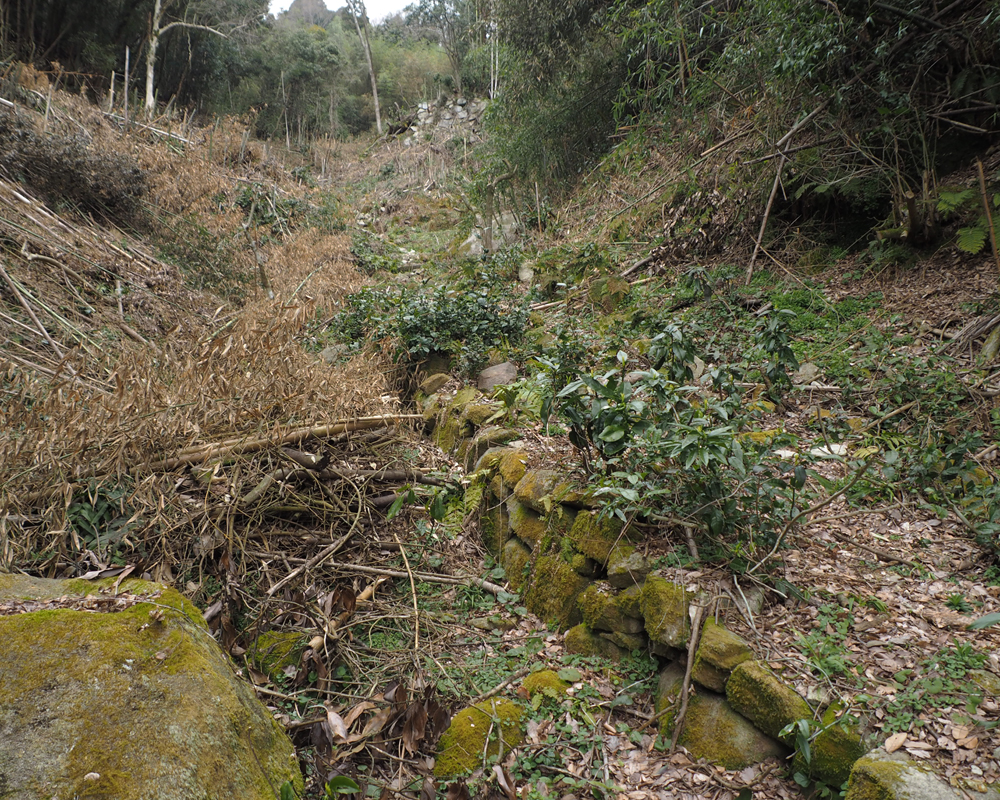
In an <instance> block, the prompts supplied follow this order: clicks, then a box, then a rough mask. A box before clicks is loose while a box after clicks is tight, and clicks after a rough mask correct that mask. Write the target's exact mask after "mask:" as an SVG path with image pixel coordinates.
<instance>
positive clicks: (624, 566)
mask: <svg viewBox="0 0 1000 800" xmlns="http://www.w3.org/2000/svg"><path fill="white" fill-rule="evenodd" d="M607 566H608V583H610V584H611V585H612V586H614V587H615V588H616V589H624V588H626V587H628V586H635V585H636V584H641V583H642V582H643V581H644V580H646V576H647V575H649V572H650V566H649V561H647V560H646V557H645V556H643V555H642V553H639V552H638V551H637V550H636V549H635V548H634V547H633V546H632V545H630V544H626V543H625V542H619V543H617V544H616V545H615V546H614V547H612V548H611V552H610V553H608V558H607Z"/></svg>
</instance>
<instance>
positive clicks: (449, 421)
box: [434, 417, 466, 453]
mask: <svg viewBox="0 0 1000 800" xmlns="http://www.w3.org/2000/svg"><path fill="white" fill-rule="evenodd" d="M465 435H466V431H465V430H464V429H463V427H462V423H461V422H459V421H458V420H457V419H455V418H454V417H445V418H444V420H443V421H442V422H441V423H440V424H439V425H438V426H437V427H436V428H435V429H434V444H436V445H437V446H438V447H440V448H441V449H442V450H444V451H445V452H446V453H453V452H454V451H455V450H456V448H457V447H458V443H459V442H460V441H461V440H462V438H463V437H464V436H465Z"/></svg>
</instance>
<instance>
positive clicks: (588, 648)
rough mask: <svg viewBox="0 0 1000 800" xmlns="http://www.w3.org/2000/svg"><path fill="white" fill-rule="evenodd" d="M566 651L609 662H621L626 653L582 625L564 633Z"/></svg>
mask: <svg viewBox="0 0 1000 800" xmlns="http://www.w3.org/2000/svg"><path fill="white" fill-rule="evenodd" d="M565 645H566V650H567V652H570V653H578V654H580V655H582V656H600V657H601V658H607V659H609V660H610V661H621V660H622V658H623V657H624V656H626V655H628V651H626V650H624V649H623V648H621V647H619V646H618V645H616V644H615V643H614V642H609V641H608V640H607V639H605V638H604V637H602V636H598V635H597V634H596V633H594V632H593V631H592V630H590V628H588V627H587V626H586V625H584V624H582V623H581V624H580V625H576V626H575V627H573V628H570V629H569V630H568V631H566V641H565Z"/></svg>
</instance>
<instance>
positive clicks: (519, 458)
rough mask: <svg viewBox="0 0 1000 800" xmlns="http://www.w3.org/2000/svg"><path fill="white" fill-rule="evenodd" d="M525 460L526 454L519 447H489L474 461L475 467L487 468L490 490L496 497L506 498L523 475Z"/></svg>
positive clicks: (477, 468)
mask: <svg viewBox="0 0 1000 800" xmlns="http://www.w3.org/2000/svg"><path fill="white" fill-rule="evenodd" d="M526 460H527V454H526V453H525V452H524V450H521V449H520V448H519V447H491V448H490V449H489V450H487V451H486V453H485V454H484V455H483V456H482V457H481V458H480V459H479V461H478V462H477V463H476V465H475V469H476V471H479V470H481V469H484V468H485V469H489V470H490V472H491V477H490V491H491V492H492V493H493V494H494V496H496V498H497V499H499V500H506V499H507V497H509V496H510V494H511V493H512V492H513V491H514V487H515V486H516V485H517V482H518V481H519V480H521V478H523V477H524V473H525V470H526V467H525V461H526Z"/></svg>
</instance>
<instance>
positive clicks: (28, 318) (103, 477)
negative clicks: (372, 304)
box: [0, 93, 406, 580]
mask: <svg viewBox="0 0 1000 800" xmlns="http://www.w3.org/2000/svg"><path fill="white" fill-rule="evenodd" d="M55 96H56V102H54V103H53V109H54V112H53V114H52V120H53V125H55V126H58V125H64V126H69V127H74V126H75V127H79V128H83V129H85V130H87V132H88V135H89V141H90V146H91V147H93V148H98V149H100V148H115V149H117V150H118V151H120V152H125V153H128V154H130V155H131V156H132V157H133V158H134V160H135V161H136V162H137V163H139V164H140V165H141V166H142V168H143V170H144V171H145V174H146V176H147V180H148V183H149V186H150V187H151V188H150V200H151V202H152V204H153V206H154V207H155V215H158V216H162V217H165V218H167V219H168V220H169V219H170V218H178V219H179V218H182V217H185V218H190V219H191V220H193V222H194V224H196V225H200V226H203V227H205V228H206V229H208V230H211V231H212V232H213V233H214V234H215V235H217V236H219V237H226V236H228V237H230V239H231V240H233V241H235V242H237V245H238V246H237V247H235V248H234V252H235V253H236V256H235V257H236V258H237V259H238V260H239V261H240V263H237V264H235V265H234V267H235V269H237V270H244V271H247V272H249V273H250V274H253V272H254V271H255V270H256V267H257V262H258V260H260V261H262V262H263V263H264V265H265V267H266V269H267V270H268V271H269V272H270V277H271V289H272V293H273V297H265V296H263V293H262V292H258V293H257V297H256V298H251V299H250V300H249V301H248V302H246V303H245V304H244V305H243V306H242V308H234V307H232V306H231V305H228V304H226V303H225V302H224V301H220V300H219V299H217V298H215V297H213V296H212V295H211V294H210V293H208V292H204V291H197V290H194V289H192V288H190V286H189V285H188V284H187V283H186V282H185V276H184V275H183V274H182V272H181V271H180V270H179V269H178V268H177V267H175V266H173V265H171V264H168V263H165V262H164V261H162V260H161V259H159V258H158V257H157V256H156V254H155V252H154V251H153V249H152V247H151V246H150V244H149V243H148V241H147V240H145V239H144V238H140V237H139V236H137V235H134V234H129V233H127V232H124V231H121V230H118V229H115V228H112V227H109V226H108V225H107V224H106V223H105V224H98V223H96V222H94V221H93V220H91V219H89V218H87V217H84V216H81V215H66V214H59V213H56V212H54V211H53V210H52V209H51V208H50V207H48V206H47V205H46V204H45V203H44V202H42V201H41V200H40V199H39V198H38V197H36V196H35V195H34V194H33V193H32V191H31V189H30V188H26V187H23V186H21V185H19V184H14V183H13V182H10V181H8V180H5V179H3V176H0V258H2V260H3V261H2V264H3V267H4V272H5V274H6V275H7V276H8V278H9V283H8V282H7V281H5V282H4V284H3V286H2V287H0V335H2V337H3V343H2V344H0V376H2V378H0V380H2V383H0V391H2V402H0V475H2V476H3V481H2V484H0V520H2V522H0V557H2V562H0V568H6V569H10V568H13V567H15V566H17V567H21V568H26V567H27V568H30V569H32V570H34V571H38V572H43V573H45V574H50V575H59V574H76V573H78V572H79V571H80V570H81V568H82V567H83V566H84V565H87V566H88V567H90V566H92V567H94V568H101V567H104V566H108V565H109V563H110V561H111V559H112V558H117V559H125V560H128V561H132V562H133V563H134V562H139V563H141V566H142V567H143V569H144V570H145V571H147V572H149V573H151V574H152V575H153V576H154V577H157V578H160V579H166V580H172V579H173V578H174V577H176V576H177V575H179V574H180V573H182V572H184V571H186V570H187V571H189V570H190V569H191V568H192V565H193V564H195V563H199V564H200V563H203V562H204V560H205V559H206V558H207V557H209V556H210V555H211V554H212V553H213V552H215V551H216V550H217V549H218V548H224V549H225V551H226V552H228V553H230V554H232V553H233V552H234V551H235V552H238V551H241V550H242V549H243V548H244V546H245V545H246V544H247V542H248V541H250V540H251V539H253V540H255V541H256V543H257V547H258V548H263V549H265V550H266V549H269V548H270V547H272V546H274V543H275V541H281V542H284V544H283V545H282V547H288V548H289V549H288V550H287V553H286V555H285V557H288V555H294V554H295V553H301V552H304V550H303V548H308V547H309V546H310V545H309V542H310V541H312V542H315V541H316V535H315V534H313V533H309V534H305V535H304V534H303V527H305V528H307V529H313V530H316V529H317V528H318V529H319V530H321V531H322V530H326V531H335V530H336V529H337V528H338V527H340V526H345V530H346V526H350V527H351V529H362V528H367V527H368V526H370V524H371V522H370V520H369V518H368V510H367V496H368V493H369V487H371V489H370V491H371V492H374V493H376V494H384V493H385V491H386V489H387V488H388V489H389V490H390V491H391V490H392V489H393V488H395V487H396V486H398V485H399V483H400V482H406V481H398V480H397V481H396V482H395V483H393V482H389V484H388V486H387V485H386V480H384V476H382V477H380V475H379V474H376V471H374V470H373V469H372V467H373V465H374V464H376V463H377V465H378V466H379V468H380V469H384V468H386V467H403V466H405V464H403V463H402V462H399V461H398V460H396V458H395V456H394V455H393V448H394V445H393V441H395V440H398V439H399V438H400V435H399V434H394V435H393V437H388V436H386V435H383V436H382V437H381V439H380V440H376V441H375V442H374V443H367V444H366V443H364V442H363V440H362V438H361V437H359V436H358V435H357V433H354V434H352V433H351V431H359V430H363V429H367V428H375V427H381V428H386V427H387V426H390V427H391V426H393V425H397V424H398V423H400V422H403V421H404V420H405V416H406V415H403V414H401V413H400V408H399V404H398V400H397V399H396V398H395V395H394V394H393V392H392V385H391V381H390V379H389V378H388V377H387V373H388V370H386V369H385V366H386V365H385V364H384V363H383V361H382V360H381V359H380V358H379V357H377V356H375V357H374V360H370V359H369V358H366V357H363V356H359V357H357V358H355V359H354V360H352V361H350V362H348V363H346V364H341V365H337V366H333V365H329V364H326V363H324V362H322V361H320V360H319V359H318V358H317V357H316V356H315V355H314V354H311V353H309V352H307V350H306V349H305V347H304V346H303V345H304V342H305V341H306V340H307V339H308V338H309V334H310V331H311V327H310V326H311V325H312V324H313V323H314V321H315V319H316V315H317V314H318V313H320V311H322V312H323V313H324V314H326V313H329V311H330V310H331V309H333V308H335V307H336V306H337V304H338V303H339V302H340V301H341V299H342V298H343V296H344V295H345V294H346V293H348V292H350V291H354V290H356V289H357V288H359V287H360V286H361V285H363V283H364V278H363V277H361V276H359V275H358V273H357V272H356V270H355V269H354V268H353V265H352V264H351V263H350V260H349V253H348V243H347V239H346V238H345V237H343V236H333V235H330V234H323V233H319V232H316V231H307V232H305V233H303V235H302V236H301V237H299V238H294V239H293V238H289V239H288V240H286V241H284V242H280V243H276V244H265V245H262V246H261V247H259V248H256V247H251V244H250V242H249V241H247V232H246V230H245V229H244V227H243V223H244V219H243V217H242V215H241V214H238V213H236V212H226V211H223V212H221V213H220V210H219V205H220V200H219V198H220V197H225V196H229V197H231V196H232V195H233V194H234V193H236V192H238V191H239V188H240V186H241V184H242V183H243V182H246V181H258V180H259V181H263V180H267V179H268V178H267V176H268V174H269V173H272V172H273V173H278V171H279V170H278V167H277V166H276V165H275V164H274V163H272V162H268V161H266V160H262V152H263V150H262V147H261V145H260V144H259V143H256V144H253V143H248V141H247V140H246V137H245V136H244V135H243V130H244V129H238V131H239V132H238V133H237V132H234V131H237V128H236V127H235V126H226V125H222V126H219V127H217V128H214V129H208V130H201V131H199V130H185V131H184V138H185V139H186V140H187V143H185V144H184V151H183V152H177V147H178V145H177V142H176V141H175V140H173V139H170V138H169V137H162V136H158V135H156V134H155V133H154V132H151V131H150V130H149V129H137V130H135V131H133V132H122V131H120V130H118V129H117V127H116V126H115V125H113V124H109V122H108V119H107V118H106V116H105V115H103V114H101V113H100V112H99V111H98V110H96V109H94V108H93V107H91V106H89V105H86V104H85V103H83V102H82V101H80V100H79V99H77V98H72V97H67V96H64V95H61V93H55ZM16 113H18V114H21V115H24V116H26V117H29V118H30V116H31V110H30V109H24V108H19V109H17V112H16ZM158 127H160V128H163V127H164V123H163V122H162V121H161V122H159V123H158ZM238 147H239V148H240V149H241V150H242V152H243V155H242V156H240V155H238V154H237V148H238ZM295 188H296V184H295V182H294V181H293V180H292V179H291V178H290V177H289V176H288V175H287V174H283V175H282V178H281V181H280V185H277V186H275V187H274V189H273V190H274V191H275V192H290V191H292V190H294V189H295ZM307 202H308V199H307ZM223 205H225V204H223ZM403 438H404V439H405V435H404V436H403ZM292 442H295V443H301V442H309V445H308V446H309V447H312V448H313V449H316V450H318V451H322V452H323V453H324V454H325V455H326V456H327V461H329V462H330V463H331V465H333V466H334V467H335V469H333V470H330V471H327V472H325V473H323V476H322V477H321V476H319V475H317V474H315V473H310V471H309V470H295V471H292V472H289V473H288V474H287V475H285V476H284V477H283V478H282V479H280V480H274V479H273V478H272V479H271V481H270V483H265V479H266V478H267V477H268V476H273V475H275V474H276V471H280V469H281V467H283V466H287V465H288V462H287V460H286V459H285V456H283V454H282V452H281V445H282V444H288V443H292ZM373 446H375V447H378V448H379V450H377V451H373V450H372V449H371V448H372V447H373ZM397 474H398V473H397ZM241 499H242V500H241ZM101 503H105V506H101ZM98 507H100V508H103V509H104V514H105V516H104V517H101V518H100V520H99V522H100V524H101V525H104V526H111V527H114V526H117V529H116V530H118V534H116V535H119V538H118V539H116V540H115V541H114V542H112V543H109V542H101V541H100V540H99V539H98V540H97V541H94V540H92V539H91V538H88V537H87V536H85V535H84V532H83V530H84V529H83V528H81V527H80V525H79V524H77V520H76V518H75V517H74V514H76V513H78V510H79V509H80V508H85V509H87V508H89V509H90V510H91V511H93V510H95V509H97V508H98ZM362 521H364V522H365V525H361V526H360V527H359V523H360V522H362ZM262 531H268V532H270V533H267V534H265V533H262ZM328 535H329V534H328ZM274 536H278V537H280V538H279V539H278V540H276V539H274ZM289 537H290V538H289ZM112 545H113V546H112ZM241 570H242V571H244V572H246V573H254V574H256V573H257V572H258V571H257V570H256V568H255V566H254V565H253V564H252V563H247V562H244V563H243V564H242V566H241Z"/></svg>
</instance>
